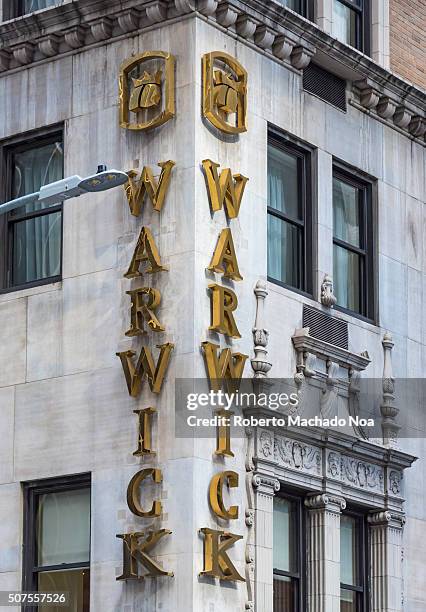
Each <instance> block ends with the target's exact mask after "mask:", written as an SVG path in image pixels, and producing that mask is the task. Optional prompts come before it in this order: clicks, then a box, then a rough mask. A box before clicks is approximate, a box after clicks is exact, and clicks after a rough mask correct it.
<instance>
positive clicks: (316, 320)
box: [303, 304, 349, 350]
mask: <svg viewBox="0 0 426 612" xmlns="http://www.w3.org/2000/svg"><path fill="white" fill-rule="evenodd" d="M303 327H309V335H310V336H311V337H312V338H317V339H318V340H323V341H324V342H328V343H329V344H334V346H339V347H340V348H342V349H346V350H348V346H349V339H348V324H347V323H346V322H345V321H342V320H341V319H336V317H332V316H331V315H328V314H326V313H325V312H321V310H317V309H316V308H312V307H311V306H306V304H304V305H303Z"/></svg>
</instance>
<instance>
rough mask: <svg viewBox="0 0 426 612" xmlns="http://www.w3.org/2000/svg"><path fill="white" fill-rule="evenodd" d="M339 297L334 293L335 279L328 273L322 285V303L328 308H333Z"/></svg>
mask: <svg viewBox="0 0 426 612" xmlns="http://www.w3.org/2000/svg"><path fill="white" fill-rule="evenodd" d="M336 302H337V298H336V296H335V295H334V293H333V279H332V278H331V276H328V274H326V275H325V276H324V280H323V281H322V285H321V304H322V305H323V306H326V307H327V308H333V306H334V305H335V304H336Z"/></svg>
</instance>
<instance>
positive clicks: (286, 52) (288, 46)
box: [272, 34, 295, 60]
mask: <svg viewBox="0 0 426 612" xmlns="http://www.w3.org/2000/svg"><path fill="white" fill-rule="evenodd" d="M294 45H295V43H294V41H293V40H291V39H290V38H289V37H288V36H284V35H282V34H280V35H279V36H277V37H276V38H275V41H274V44H273V45H272V53H273V54H274V55H275V57H278V59H280V60H288V59H289V58H290V56H291V53H292V51H293V48H294Z"/></svg>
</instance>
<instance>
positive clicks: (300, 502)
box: [272, 485, 307, 612]
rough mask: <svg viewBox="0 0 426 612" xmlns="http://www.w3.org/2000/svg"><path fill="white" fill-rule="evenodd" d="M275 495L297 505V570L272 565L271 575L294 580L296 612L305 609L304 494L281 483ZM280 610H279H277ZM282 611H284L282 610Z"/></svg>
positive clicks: (305, 544)
mask: <svg viewBox="0 0 426 612" xmlns="http://www.w3.org/2000/svg"><path fill="white" fill-rule="evenodd" d="M276 497H278V498H281V499H285V500H288V501H290V502H292V503H295V504H296V505H297V515H296V517H297V518H296V522H297V524H296V531H297V536H296V539H297V543H298V546H297V565H298V571H296V572H287V571H284V570H280V569H278V568H275V567H273V568H272V572H273V576H284V577H286V578H291V579H292V580H294V581H296V589H295V594H294V602H293V603H294V609H295V611H296V612H303V611H304V610H306V609H307V584H306V579H307V554H306V546H307V542H306V526H307V521H306V512H305V509H304V499H305V498H304V496H303V495H298V494H297V493H296V492H290V493H289V492H287V491H284V490H283V488H282V485H281V489H280V491H279V492H278V493H277V494H276ZM277 612H281V611H277ZM283 612H284V611H283Z"/></svg>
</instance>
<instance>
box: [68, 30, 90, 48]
mask: <svg viewBox="0 0 426 612" xmlns="http://www.w3.org/2000/svg"><path fill="white" fill-rule="evenodd" d="M85 32H86V30H85V28H83V27H81V26H75V27H74V28H71V29H70V30H68V31H67V32H65V42H66V43H67V45H68V46H69V47H71V49H78V48H79V47H82V46H83V45H84V41H85V38H86V33H85Z"/></svg>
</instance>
